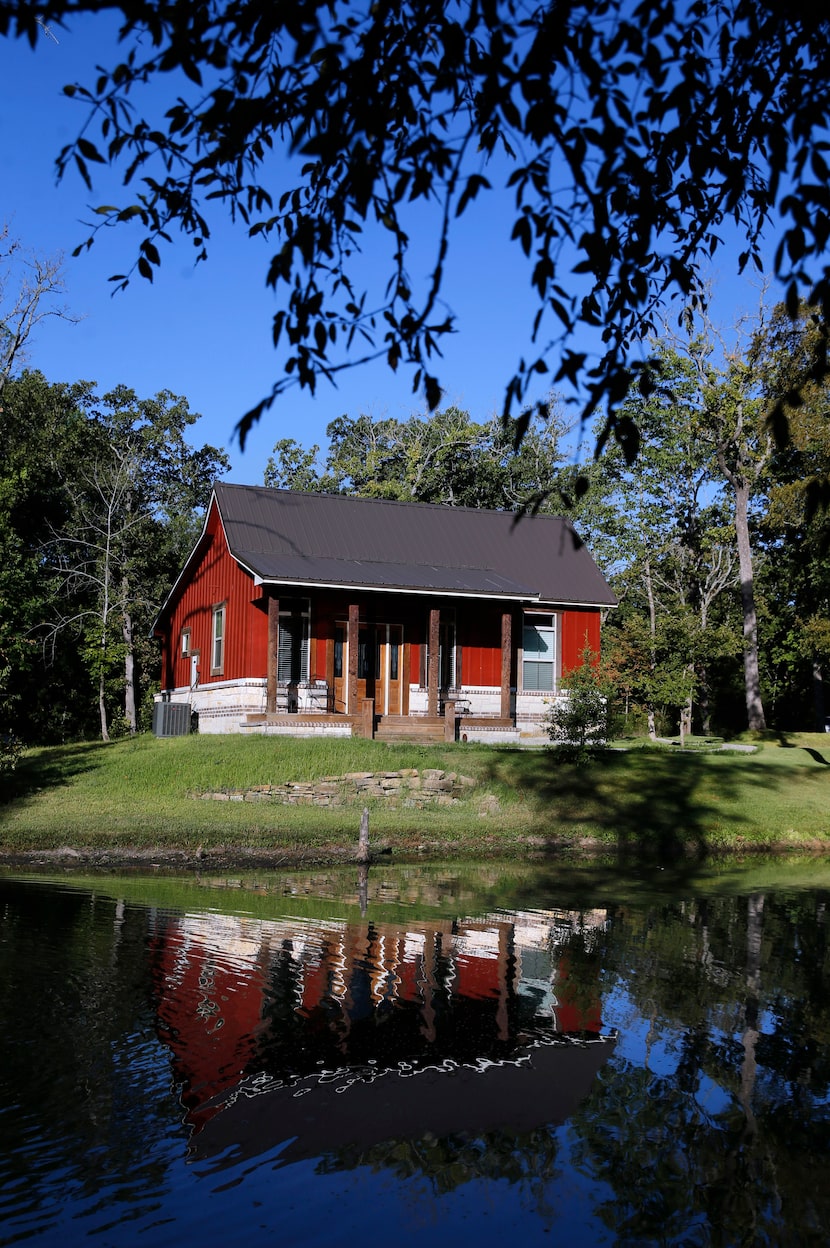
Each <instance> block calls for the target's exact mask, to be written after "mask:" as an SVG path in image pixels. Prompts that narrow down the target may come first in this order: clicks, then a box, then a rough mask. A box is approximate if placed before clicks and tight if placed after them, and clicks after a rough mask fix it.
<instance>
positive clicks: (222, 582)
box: [163, 509, 268, 688]
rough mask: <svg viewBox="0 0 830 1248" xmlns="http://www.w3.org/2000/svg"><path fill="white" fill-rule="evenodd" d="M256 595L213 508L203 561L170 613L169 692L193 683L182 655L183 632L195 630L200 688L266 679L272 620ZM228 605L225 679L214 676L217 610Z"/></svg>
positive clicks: (192, 644)
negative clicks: (269, 626)
mask: <svg viewBox="0 0 830 1248" xmlns="http://www.w3.org/2000/svg"><path fill="white" fill-rule="evenodd" d="M256 593H257V590H256V587H255V586H254V582H253V578H252V577H251V576H250V574H249V573H247V572H244V571H243V570H242V569H241V568H240V566H239V564H238V563H237V562H236V560H235V559H234V558H232V556H231V554H230V552H229V551H228V544H227V541H226V539H225V533H224V530H223V528H222V525H221V523H220V522H219V517H218V514H217V512H216V510H215V509H214V510H213V511H212V514H211V516H210V517H209V520H208V524H207V528H206V531H205V536H204V539H203V543H202V546H201V555H200V556H199V557H198V561H197V562H196V564H195V566H194V568H193V571H192V573H191V574H190V576H189V578H188V580H187V583H186V584H185V585H184V588H183V589H182V593H181V597H180V598H179V599H178V601H177V602H176V603H175V606H174V607H173V609H172V611H171V613H170V630H169V633H168V635H167V638H166V642H167V644H168V645H169V647H170V653H169V654H165V655H164V656H163V668H164V676H165V681H166V687H167V688H181V687H182V686H183V685H189V684H190V659H189V658H187V657H186V656H185V655H183V654H182V647H181V636H182V631H183V629H188V628H189V629H190V648H191V650H198V651H199V656H200V657H199V683H200V684H202V685H207V684H210V683H212V682H213V681H218V680H241V679H245V678H246V677H249V678H250V677H262V678H265V676H266V674H267V665H268V660H267V646H268V616H267V612H266V611H265V609H264V600H263V604H262V605H261V606H260V605H258V604H255V603H253V602H252V599H253V598H254V596H255V595H256ZM222 603H225V606H226V611H225V660H224V664H223V670H222V672H221V674H219V673H211V649H212V643H213V608H214V607H216V606H219V605H220V604H222Z"/></svg>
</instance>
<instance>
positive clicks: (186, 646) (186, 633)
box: [182, 628, 190, 658]
mask: <svg viewBox="0 0 830 1248" xmlns="http://www.w3.org/2000/svg"><path fill="white" fill-rule="evenodd" d="M189 654H190V629H189V628H183V629H182V655H183V657H184V658H187V656H188V655H189Z"/></svg>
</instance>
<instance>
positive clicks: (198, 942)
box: [0, 863, 830, 1248]
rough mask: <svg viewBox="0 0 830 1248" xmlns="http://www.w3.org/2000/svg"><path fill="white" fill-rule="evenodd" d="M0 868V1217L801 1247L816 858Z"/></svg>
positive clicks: (810, 1160)
mask: <svg viewBox="0 0 830 1248" xmlns="http://www.w3.org/2000/svg"><path fill="white" fill-rule="evenodd" d="M356 872H357V869H356V868H353V869H347V870H343V871H336V872H319V873H316V874H305V875H301V874H283V875H272V876H260V877H257V878H253V877H251V878H249V879H237V880H227V879H206V878H196V877H194V878H188V879H173V878H169V877H164V876H157V877H153V878H142V877H140V876H123V877H115V876H111V875H101V876H99V877H84V878H81V877H79V876H73V875H66V876H63V877H61V878H60V879H55V878H46V877H37V876H32V875H29V876H26V877H22V876H15V875H11V874H3V875H0V1243H2V1244H12V1243H27V1242H32V1243H36V1244H40V1245H42V1244H60V1245H73V1244H79V1243H82V1242H83V1243H86V1242H89V1243H90V1244H91V1245H101V1248H104V1246H105V1245H114V1246H116V1248H125V1246H129V1245H149V1244H152V1245H154V1246H155V1245H166V1244H171V1245H172V1244H175V1245H177V1246H180V1245H182V1244H190V1243H196V1242H198V1243H200V1244H203V1245H206V1246H210V1245H214V1244H217V1245H218V1244H226V1243H229V1242H234V1243H235V1242H238V1241H240V1240H242V1238H243V1237H246V1238H247V1237H248V1236H249V1235H251V1234H253V1235H254V1236H256V1237H257V1239H258V1241H259V1242H260V1243H265V1244H281V1245H293V1244H321V1245H322V1244H325V1245H364V1246H367V1248H368V1246H370V1245H374V1244H381V1243H382V1244H391V1245H410V1244H412V1245H415V1244H417V1245H419V1248H422V1246H423V1245H424V1244H425V1243H429V1244H430V1245H431V1246H432V1245H443V1244H447V1245H454V1246H458V1245H466V1244H475V1245H480V1246H486V1245H490V1244H493V1245H495V1244H499V1245H503V1244H504V1243H505V1241H507V1242H508V1243H509V1242H511V1241H512V1242H515V1243H516V1244H517V1245H518V1244H521V1245H523V1246H525V1245H535V1244H560V1243H561V1244H566V1243H567V1244H568V1245H569V1246H570V1245H574V1244H576V1245H595V1244H596V1245H600V1244H620V1245H646V1244H678V1245H680V1244H683V1245H698V1244H700V1245H704V1244H716V1245H721V1244H722V1245H732V1244H752V1245H756V1244H774V1245H779V1244H792V1245H803V1244H830V1105H829V1104H828V1092H829V1091H830V992H829V991H828V983H829V982H830V981H828V972H830V947H829V945H828V932H829V930H830V928H829V923H830V920H829V919H828V908H827V901H828V897H830V868H828V867H827V865H826V864H821V863H811V864H808V866H806V867H804V868H799V867H796V868H791V867H786V868H785V867H783V866H777V867H776V866H774V867H772V868H766V869H760V870H759V869H758V868H755V869H753V871H752V873H744V872H742V871H741V870H740V869H737V868H734V869H728V870H727V869H723V870H721V871H720V872H719V873H715V874H714V875H713V876H712V878H709V879H703V878H700V877H696V878H695V879H694V880H691V879H686V880H685V881H683V880H676V879H670V878H669V877H668V875H664V876H662V877H661V876H659V875H658V876H657V877H655V878H653V879H651V880H643V879H642V878H640V879H639V880H628V881H624V880H622V879H621V878H619V877H618V876H616V875H615V873H614V872H613V871H606V872H603V871H601V870H599V869H598V870H596V871H594V872H591V871H586V872H582V873H577V874H571V875H568V874H566V873H565V872H563V871H562V870H553V869H551V868H550V867H548V868H541V867H540V868H534V867H528V868H527V869H524V870H522V869H517V868H515V867H510V868H503V869H502V868H499V867H498V866H495V865H493V864H488V865H487V866H486V867H481V868H478V869H475V868H466V867H465V868H446V867H445V868H437V867H429V868H427V867H424V868H412V867H410V868H399V869H395V868H393V867H391V866H390V867H383V868H381V867H373V868H372V869H371V872H370V875H369V878H368V879H367V878H366V877H364V878H363V879H362V880H359V879H358V878H357V873H356Z"/></svg>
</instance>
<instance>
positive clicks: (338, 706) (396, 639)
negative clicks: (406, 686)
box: [334, 624, 403, 715]
mask: <svg viewBox="0 0 830 1248" xmlns="http://www.w3.org/2000/svg"><path fill="white" fill-rule="evenodd" d="M371 632H374V643H372V641H371V639H370V638H371ZM348 651H349V643H348V634H347V630H346V625H345V624H337V625H336V626H335V630H334V709H335V710H336V711H339V712H340V713H341V714H342V713H344V712H345V710H346V706H347V704H348V692H349V686H348V673H349V654H348ZM402 677H403V626H402V625H401V624H376V625H375V626H374V629H373V630H370V629H369V628H367V627H366V626H365V625H362V626H361V628H360V635H359V640H358V655H357V701H358V706H359V705H360V702H361V701H362V699H363V698H374V700H375V712H376V713H377V714H378V715H400V714H402V707H403V679H402Z"/></svg>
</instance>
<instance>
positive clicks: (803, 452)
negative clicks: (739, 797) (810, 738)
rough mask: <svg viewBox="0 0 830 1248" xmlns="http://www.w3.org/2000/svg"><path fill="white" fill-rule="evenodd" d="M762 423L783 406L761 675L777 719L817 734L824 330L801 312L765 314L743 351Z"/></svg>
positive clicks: (829, 462) (827, 457)
mask: <svg viewBox="0 0 830 1248" xmlns="http://www.w3.org/2000/svg"><path fill="white" fill-rule="evenodd" d="M752 355H753V361H754V366H755V368H756V369H757V371H758V374H759V377H760V389H761V403H762V408H763V412H764V414H765V415H767V414H769V413H770V412H773V411H774V410H775V408H776V407H777V406H778V405H782V404H783V407H784V411H785V415H786V418H787V422H788V426H789V429H790V438H789V441H788V443H787V445H786V446H784V447H781V446H777V445H773V447H772V453H771V459H770V464H769V472H768V478H769V480H768V485H767V490H766V497H767V505H766V509H765V512H764V515H763V517H762V518H761V523H760V538H761V542H762V544H763V550H764V553H765V556H766V558H765V562H764V567H763V574H762V594H763V598H764V604H765V609H766V624H765V627H766V630H767V631H768V633H769V635H770V645H769V647H768V655H767V666H768V669H769V670H770V675H771V686H772V689H773V691H774V693H775V695H776V697H777V698H778V699H779V700H780V702H781V710H782V713H784V714H786V715H787V717H788V718H789V719H790V720H792V721H794V722H797V723H799V724H802V725H803V724H804V722H805V720H807V719H808V717H809V716H810V713H811V704H812V717H813V720H814V726H815V727H816V729H817V730H818V731H820V732H823V731H824V721H825V693H824V676H825V673H826V671H827V664H828V662H830V592H828V585H830V517H828V513H827V510H826V509H825V507H824V506H823V505H822V504H823V503H824V501H825V483H826V481H827V480H828V472H830V424H828V420H827V414H828V404H829V401H830V391H829V390H828V384H827V380H826V377H825V367H826V363H827V357H828V333H827V325H826V323H825V322H824V320H823V318H822V317H821V316H820V315H818V314H817V313H816V311H815V310H814V309H810V308H808V307H806V306H805V305H802V306H801V307H800V308H799V312H798V315H797V316H796V317H791V316H790V315H789V313H788V312H787V310H786V308H784V307H783V306H781V305H779V306H778V307H776V308H774V309H773V311H772V314H771V315H770V317H769V318H768V321H767V323H766V324H765V325H764V326H763V327H762V329H761V331H760V332H759V333H758V334H757V335H756V337H755V340H754V342H753V344H752Z"/></svg>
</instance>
